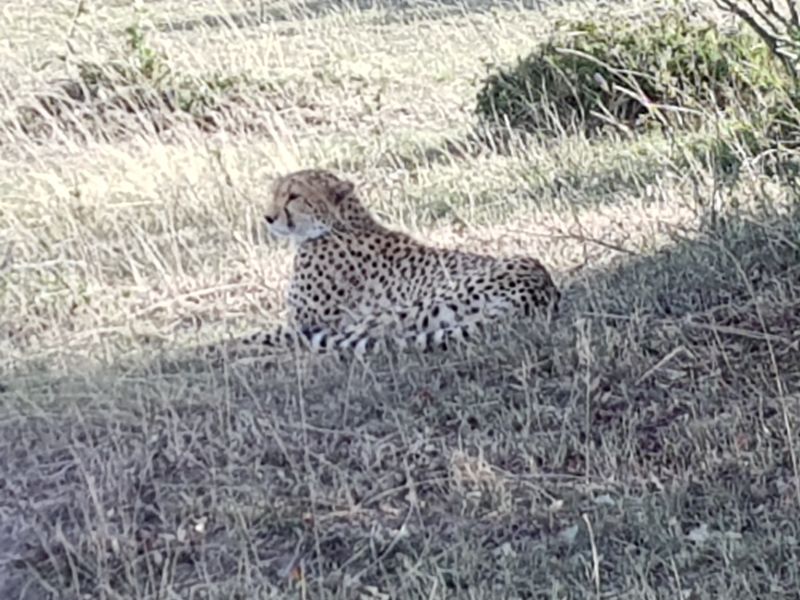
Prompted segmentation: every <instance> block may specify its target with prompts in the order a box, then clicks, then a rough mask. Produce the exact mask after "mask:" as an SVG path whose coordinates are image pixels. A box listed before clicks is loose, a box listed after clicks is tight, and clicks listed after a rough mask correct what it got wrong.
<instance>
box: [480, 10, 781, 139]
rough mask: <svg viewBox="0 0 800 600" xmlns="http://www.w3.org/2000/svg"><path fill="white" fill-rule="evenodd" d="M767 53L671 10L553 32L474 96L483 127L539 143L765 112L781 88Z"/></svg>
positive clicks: (744, 36)
mask: <svg viewBox="0 0 800 600" xmlns="http://www.w3.org/2000/svg"><path fill="white" fill-rule="evenodd" d="M788 86H789V81H788V78H787V76H786V74H785V73H784V72H783V71H782V70H781V69H780V68H779V67H778V65H776V64H775V62H774V60H773V57H772V56H771V54H770V52H769V49H768V48H767V47H766V46H765V45H764V44H763V43H762V42H761V41H760V40H759V39H758V38H757V37H756V36H755V35H753V34H751V33H750V32H740V31H731V32H723V31H721V30H720V29H719V28H717V27H716V26H715V25H713V24H708V23H700V22H697V21H696V20H694V19H691V18H689V17H687V16H686V15H684V14H682V13H680V12H679V11H671V12H669V13H668V14H666V15H665V16H664V17H663V18H661V19H659V20H658V21H653V22H650V23H644V24H638V25H636V24H630V23H627V24H625V23H619V22H614V23H613V24H612V25H598V24H595V23H592V22H570V23H563V22H562V23H559V24H557V27H556V32H555V33H554V34H553V36H552V37H551V38H550V39H549V40H547V41H546V42H545V43H544V44H542V45H541V46H540V47H538V48H537V49H536V50H534V51H533V52H532V53H530V54H529V55H527V56H525V57H523V58H521V59H519V61H518V62H517V64H516V65H514V66H512V67H510V68H501V69H500V70H498V71H497V72H495V73H493V74H491V75H490V76H489V77H488V78H487V79H486V80H485V81H484V84H483V87H482V89H481V90H480V91H479V93H478V97H477V113H478V115H479V116H480V117H481V118H482V119H484V120H486V121H489V122H490V123H500V124H501V125H507V126H510V127H512V128H514V129H518V130H523V131H527V132H536V133H544V134H548V133H550V134H552V133H558V132H560V131H562V130H564V129H567V130H572V129H574V128H577V129H582V130H584V131H586V132H588V133H594V132H596V131H598V130H599V129H603V128H605V127H607V126H608V125H610V124H613V125H614V126H616V127H620V126H622V127H626V128H628V129H629V130H630V129H633V130H636V129H640V128H645V127H648V126H651V125H654V124H666V123H669V124H671V125H678V126H681V125H689V124H691V123H693V122H694V123H696V122H699V119H700V118H702V115H703V114H707V111H709V110H712V111H726V112H728V113H730V112H733V111H735V110H742V109H744V110H764V109H765V108H766V107H769V106H773V105H775V104H777V103H779V102H780V101H781V100H780V98H783V97H785V95H786V92H787V90H788V89H789V87H788Z"/></svg>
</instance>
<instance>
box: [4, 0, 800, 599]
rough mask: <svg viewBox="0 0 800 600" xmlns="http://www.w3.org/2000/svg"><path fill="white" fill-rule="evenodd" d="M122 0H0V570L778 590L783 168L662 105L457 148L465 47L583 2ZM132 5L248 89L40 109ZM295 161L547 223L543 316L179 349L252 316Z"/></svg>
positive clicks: (256, 318) (477, 47)
mask: <svg viewBox="0 0 800 600" xmlns="http://www.w3.org/2000/svg"><path fill="white" fill-rule="evenodd" d="M101 4H102V6H100V5H101ZM142 6H143V7H144V8H141V9H139V12H136V11H135V10H134V8H132V7H130V6H128V3H125V2H115V3H114V2H108V3H87V6H86V11H87V12H85V13H84V14H80V15H78V16H77V18H76V17H75V8H76V5H75V3H71V2H70V3H67V2H63V3H50V2H43V1H40V2H37V3H34V2H28V3H25V4H24V6H23V4H22V3H20V4H17V5H11V6H9V7H7V8H5V9H4V11H3V12H2V14H0V40H2V41H0V75H1V76H2V79H0V80H1V81H2V82H3V88H2V96H3V98H4V100H5V103H4V107H3V109H2V110H3V112H2V115H0V165H1V166H2V168H0V277H2V280H1V281H0V374H1V375H2V381H1V382H0V386H2V387H1V389H0V398H1V399H2V404H1V405H0V406H2V409H0V411H1V412H0V464H1V465H2V471H1V473H2V477H0V596H2V597H3V598H84V597H91V598H173V597H187V598H189V597H192V598H267V597H287V596H292V597H301V598H305V597H313V598H325V597H339V598H355V597H362V598H389V597H391V598H420V597H426V598H445V597H457V598H511V597H515V598H534V597H536V598H539V597H553V598H565V597H575V598H586V597H598V598H600V597H603V598H606V597H626V598H709V597H715V598H716V597H724V598H739V597H741V598H745V597H747V598H751V597H762V598H763V597H773V598H779V597H781V598H782V597H787V598H788V597H797V590H798V589H800V567H799V566H798V565H800V526H798V523H800V473H798V457H797V453H798V451H800V439H798V433H797V432H798V429H799V428H800V266H798V265H800V214H799V213H798V210H799V209H798V202H797V196H796V189H795V188H794V187H793V185H792V182H791V181H787V180H785V179H779V178H777V177H770V176H768V175H766V174H764V173H763V172H762V171H761V170H759V169H758V167H757V165H754V164H751V163H747V162H746V163H745V164H744V167H743V169H742V170H741V172H740V173H739V175H738V177H736V178H728V179H721V178H720V177H719V176H718V174H715V172H714V171H713V170H712V169H711V168H709V167H707V166H704V165H705V163H704V162H703V161H700V160H697V159H695V158H692V156H693V155H692V154H691V153H689V152H688V151H687V148H688V147H690V144H691V140H689V139H688V138H679V139H676V140H672V141H670V142H667V141H665V140H662V139H659V138H657V137H651V138H643V139H640V140H638V141H629V140H611V139H609V140H606V141H604V142H593V143H589V142H587V141H585V140H580V139H568V138H565V139H562V140H559V141H558V143H555V144H551V145H549V146H548V147H546V148H545V147H544V146H538V145H535V144H534V145H530V146H528V147H526V148H524V149H519V148H517V149H512V151H510V152H503V153H500V152H492V151H491V150H490V149H486V148H484V149H482V150H481V151H478V152H465V151H461V150H459V148H461V146H462V145H461V142H463V141H464V140H466V139H468V136H469V132H470V127H471V126H472V124H473V119H472V116H471V114H470V110H471V108H472V102H473V100H472V99H473V98H474V94H475V91H476V90H477V86H478V84H479V78H480V77H481V76H482V75H483V74H484V73H485V66H484V65H485V64H486V63H487V62H491V61H506V60H510V59H512V58H514V56H515V54H516V52H518V51H520V50H521V49H524V48H526V47H528V46H529V45H530V44H531V43H533V41H534V36H535V35H536V32H541V31H543V30H544V28H546V27H547V23H548V21H549V20H551V19H552V18H554V16H556V15H558V14H564V13H565V12H567V11H572V12H577V11H579V10H580V7H577V6H572V7H569V6H568V7H560V8H551V9H548V10H547V11H545V12H544V14H543V13H542V12H536V11H531V10H522V11H520V10H516V9H513V8H501V7H497V6H496V7H495V8H494V9H492V10H491V11H488V12H487V11H485V10H478V8H479V7H478V6H477V5H426V6H425V7H423V8H420V9H414V10H411V9H409V8H402V9H400V8H388V7H387V8H380V9H372V10H364V11H359V10H355V9H346V10H345V9H342V8H338V9H336V10H333V9H325V8H324V7H323V6H321V5H317V4H313V3H308V4H305V5H303V6H302V7H300V6H294V7H293V6H291V5H288V4H287V5H272V4H270V6H269V11H268V12H264V13H263V14H262V13H260V12H259V8H258V7H257V6H250V5H244V4H239V3H236V2H213V1H211V0H208V1H198V2H192V3H185V2H168V1H160V2H148V3H142ZM644 8H645V7H644V4H641V5H640V6H639V7H638V10H640V11H641V10H644ZM264 10H265V11H266V9H264ZM614 10H617V11H628V10H630V9H627V8H617V9H614ZM261 16H265V17H268V19H269V20H268V21H267V22H264V23H260V24H259V23H258V19H259V18H260V17H261ZM137 20H138V21H139V22H140V24H141V26H142V28H143V30H144V31H145V32H146V35H147V43H148V44H151V45H152V46H153V47H155V48H158V49H161V50H163V51H164V52H165V53H166V55H167V56H168V60H169V64H170V66H171V68H172V69H174V70H175V71H176V72H178V73H182V74H187V75H192V76H194V77H197V78H202V77H206V76H208V75H209V74H211V73H213V72H219V73H222V74H240V73H243V72H246V73H247V74H248V75H250V76H251V77H252V78H254V79H256V80H259V81H263V82H268V83H269V86H271V87H270V88H269V89H270V90H271V91H269V92H267V91H263V92H256V91H254V90H252V89H251V90H250V91H249V92H248V91H247V90H244V91H243V92H242V93H241V94H240V96H239V97H237V100H236V102H232V103H231V105H230V106H229V107H227V108H228V109H229V110H225V111H222V112H221V113H219V114H218V115H217V116H216V118H217V121H216V122H215V126H214V127H212V128H210V129H209V128H204V127H202V126H198V123H197V122H196V121H193V120H192V119H188V118H187V119H175V120H174V121H170V122H169V124H168V125H169V126H168V127H167V128H165V129H162V130H161V131H158V130H157V128H156V125H154V123H155V121H154V118H153V116H152V114H150V115H148V114H147V113H146V112H145V111H143V110H138V111H137V110H134V111H129V110H124V109H122V108H119V107H117V109H116V110H114V109H113V107H112V108H109V110H108V114H107V118H106V119H105V120H99V121H94V122H91V111H87V110H85V109H86V106H82V105H81V104H80V103H75V105H73V106H71V107H67V108H66V109H64V110H63V112H62V113H58V114H56V113H55V112H51V111H48V110H45V109H44V108H41V107H40V108H36V106H37V104H36V100H35V98H36V97H38V96H41V95H43V94H48V93H50V94H51V95H52V94H57V93H62V92H63V89H64V88H63V87H59V85H61V84H53V83H49V82H52V81H55V80H59V79H61V80H63V79H64V78H68V77H73V76H74V74H75V71H74V69H75V64H76V63H75V61H76V60H77V58H86V57H92V58H93V59H95V60H99V61H103V60H107V59H109V58H110V57H112V56H113V55H114V54H115V53H118V52H119V50H120V47H121V44H122V40H123V39H124V37H123V36H124V34H123V31H124V28H125V27H126V26H128V25H130V24H132V23H134V22H136V21H137ZM67 39H69V43H70V46H71V48H72V51H73V52H75V53H76V54H75V55H73V56H72V58H70V60H69V61H68V63H67V64H66V65H65V64H63V63H60V62H59V61H57V60H54V57H55V56H57V55H58V54H64V53H65V52H67V45H66V40H67ZM248 94H249V95H248ZM31 106H33V107H34V109H32V112H31V110H30V107H31ZM25 107H28V110H29V112H28V113H25V112H24V111H25V110H26V109H25ZM21 111H22V112H21ZM25 114H27V117H25V118H28V119H32V120H29V121H28V122H27V126H26V127H22V125H21V119H22V118H23V116H21V115H25ZM76 114H78V115H80V116H77V117H76V116H75V115H76ZM31 115H33V117H31ZM162 125H163V123H162ZM201 125H202V124H201ZM704 135H708V134H704ZM796 158H797V157H791V156H790V157H789V159H796ZM308 165H318V166H323V167H328V168H333V169H336V170H338V171H341V172H343V173H344V174H346V175H348V176H350V177H353V178H354V179H355V180H356V181H358V182H359V184H360V185H361V187H362V189H363V190H364V194H365V197H366V199H367V200H368V202H369V203H370V205H371V206H372V207H373V208H374V209H375V210H376V211H377V212H378V213H379V214H380V215H381V216H382V217H383V218H384V219H386V220H387V221H389V222H392V223H395V224H397V225H398V226H400V227H403V228H405V229H407V230H410V231H411V232H413V233H415V234H416V235H420V236H425V237H426V238H428V239H433V240H436V241H437V242H439V243H442V244H453V245H461V246H474V247H482V248H490V249H492V250H493V251H496V252H512V251H513V252H520V251H524V252H530V253H532V254H535V255H537V256H539V257H541V259H542V260H543V261H544V262H545V263H546V264H547V265H548V266H549V267H551V268H552V269H553V272H554V274H555V275H556V277H557V279H558V282H559V284H560V285H561V286H562V287H563V288H564V292H565V301H564V310H563V312H562V315H561V316H560V317H559V319H558V320H557V321H556V322H554V323H552V324H551V325H549V326H541V327H530V328H526V329H524V330H522V331H519V332H516V333H515V334H514V335H508V336H505V337H503V339H500V340H498V341H497V343H496V344H493V345H491V346H490V347H485V348H480V349H474V350H472V351H470V352H461V353H456V354H450V355H447V354H434V355H432V356H425V357H419V356H415V355H411V354H409V355H407V356H378V357H375V358H374V359H373V360H371V361H370V362H369V363H368V364H367V365H362V364H358V363H355V364H352V365H345V366H342V365H341V364H338V363H332V362H331V361H329V360H327V359H314V358H309V357H289V358H288V359H287V360H286V361H284V362H282V363H280V364H274V365H267V366H253V365H246V364H242V365H226V366H224V367H222V368H212V367H211V366H209V365H205V364H198V361H196V360H193V359H192V358H191V355H192V353H191V346H192V345H193V344H196V343H202V342H207V341H209V340H212V339H216V338H219V337H221V336H223V335H226V334H228V333H230V332H244V331H247V330H249V329H252V328H256V327H259V326H262V325H263V324H264V323H266V322H269V321H270V320H274V319H277V318H279V311H280V297H281V295H280V289H281V285H282V282H283V280H284V278H285V275H286V269H287V258H288V251H287V249H286V248H283V247H277V246H276V245H275V244H273V243H271V242H269V241H267V240H265V239H264V234H263V231H262V228H261V217H260V212H261V209H260V205H261V202H262V201H263V197H264V192H265V189H266V185H267V183H268V182H269V179H270V178H271V177H272V176H273V175H274V174H275V173H276V172H282V171H285V170H287V169H290V168H295V167H298V166H308Z"/></svg>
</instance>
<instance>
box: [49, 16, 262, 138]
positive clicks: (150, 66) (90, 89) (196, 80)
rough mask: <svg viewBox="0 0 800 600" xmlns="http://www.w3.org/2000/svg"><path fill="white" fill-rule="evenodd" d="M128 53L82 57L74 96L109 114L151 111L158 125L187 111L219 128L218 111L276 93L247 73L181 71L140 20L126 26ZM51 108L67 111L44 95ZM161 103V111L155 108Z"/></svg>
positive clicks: (71, 86) (72, 85)
mask: <svg viewBox="0 0 800 600" xmlns="http://www.w3.org/2000/svg"><path fill="white" fill-rule="evenodd" d="M125 36H126V40H125V46H124V52H123V53H122V54H121V55H119V56H117V57H115V58H114V59H111V60H108V61H104V62H96V61H87V60H81V61H78V62H77V63H76V65H75V68H76V70H77V77H76V80H75V81H70V82H68V83H67V84H65V86H64V92H65V94H66V95H67V96H68V97H69V98H71V99H72V100H73V101H78V102H92V103H95V104H96V110H94V111H93V112H94V113H95V114H97V115H104V116H103V117H102V118H106V117H107V116H108V114H109V109H115V110H122V111H123V112H128V113H134V112H137V113H138V112H141V111H146V112H147V114H149V115H150V116H151V117H152V119H153V120H154V122H155V121H156V120H157V122H156V123H155V124H156V126H157V128H163V127H167V126H169V125H170V124H171V123H172V122H173V121H174V117H175V116H186V117H189V119H190V120H193V121H194V122H195V123H197V124H199V125H201V126H202V127H212V128H213V127H216V126H217V125H216V123H217V122H218V118H217V117H218V116H219V115H220V113H221V112H224V111H225V110H226V108H227V107H229V106H231V105H232V104H235V103H237V102H239V101H240V100H241V99H242V98H244V97H247V96H252V92H254V91H255V92H270V91H272V90H271V87H270V86H269V85H268V84H267V83H265V82H263V81H257V80H253V79H251V78H249V77H247V76H246V75H222V74H219V73H214V74H212V75H210V76H207V77H199V76H190V75H186V74H180V73H178V72H176V71H175V69H173V67H172V66H171V65H170V61H169V58H168V57H167V56H166V55H165V54H164V53H163V52H160V51H159V50H157V49H155V48H153V47H152V46H150V45H149V44H148V42H147V39H146V36H145V32H144V31H142V29H141V28H140V27H139V26H138V25H131V26H129V27H127V28H126V29H125ZM245 92H247V93H245ZM41 104H42V106H43V107H44V108H45V110H47V111H48V112H49V113H51V114H54V113H57V112H63V106H62V105H59V104H58V101H57V100H54V99H53V97H48V98H44V99H43V100H42V102H41ZM153 108H157V109H158V110H156V111H150V110H149V109H153Z"/></svg>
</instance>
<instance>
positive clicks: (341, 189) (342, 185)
mask: <svg viewBox="0 0 800 600" xmlns="http://www.w3.org/2000/svg"><path fill="white" fill-rule="evenodd" d="M354 189H355V186H354V185H353V183H352V182H351V181H344V180H342V181H337V182H336V184H335V185H334V186H333V190H331V191H332V192H333V201H334V203H336V204H339V202H341V201H342V200H344V199H345V198H347V197H348V196H350V195H351V194H352V193H353V190H354Z"/></svg>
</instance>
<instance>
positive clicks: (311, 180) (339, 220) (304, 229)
mask: <svg viewBox="0 0 800 600" xmlns="http://www.w3.org/2000/svg"><path fill="white" fill-rule="evenodd" d="M353 191H354V186H353V184H352V183H351V182H349V181H346V180H343V179H339V178H338V177H336V175H334V174H333V173H330V172H329V171H324V170H322V169H306V170H303V171H296V172H294V173H289V174H288V175H284V176H283V177H280V178H278V179H277V181H275V183H274V184H273V188H272V201H271V202H270V204H269V206H268V207H267V211H266V214H265V215H264V219H265V220H266V221H267V224H268V226H269V229H270V231H271V232H272V234H273V235H275V236H278V237H288V238H290V239H292V240H294V241H296V242H298V243H302V242H305V241H308V240H314V239H317V238H320V237H322V236H325V235H328V234H329V233H331V232H333V231H349V230H353V229H355V228H357V227H358V225H359V224H362V223H364V222H366V221H368V220H371V219H370V217H369V214H368V213H367V210H366V208H364V207H363V205H362V204H361V203H360V202H359V200H358V199H357V198H356V197H355V196H354V194H353Z"/></svg>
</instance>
